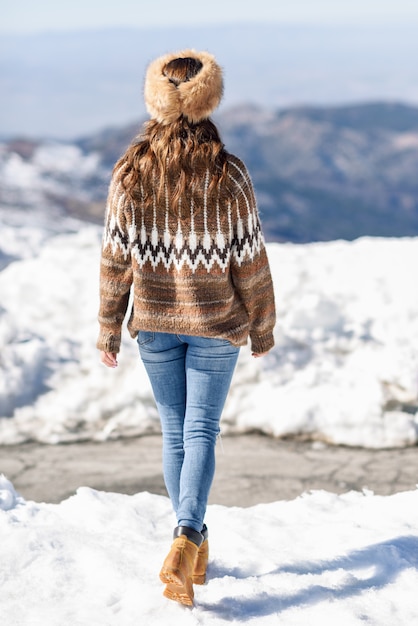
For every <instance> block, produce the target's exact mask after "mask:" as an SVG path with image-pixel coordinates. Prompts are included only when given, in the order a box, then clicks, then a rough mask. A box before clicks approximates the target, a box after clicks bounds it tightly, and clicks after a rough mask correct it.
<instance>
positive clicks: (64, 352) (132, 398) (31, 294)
mask: <svg viewBox="0 0 418 626" xmlns="http://www.w3.org/2000/svg"><path fill="white" fill-rule="evenodd" d="M22 215H25V218H24V219H23V217H22ZM22 215H20V217H19V218H17V217H15V221H16V220H17V219H19V220H20V226H19V227H18V228H17V227H16V224H14V223H12V221H11V218H10V217H8V218H7V220H6V218H5V215H4V214H3V216H2V215H1V214H0V217H3V220H4V222H5V224H4V229H5V230H3V232H5V233H6V236H5V238H4V240H3V241H2V242H1V243H0V246H1V248H0V260H1V258H2V254H1V253H2V252H3V260H4V264H3V265H4V267H3V270H2V271H1V272H0V294H1V299H0V347H1V359H0V408H1V410H0V416H1V419H0V443H5V444H11V443H18V442H23V441H28V440H36V441H42V442H48V443H58V442H65V441H75V440H81V439H92V440H103V439H107V438H115V437H121V436H124V437H127V436H134V435H141V434H143V433H146V432H157V431H159V421H158V417H157V414H156V411H155V407H154V403H153V399H152V393H151V389H150V385H149V383H148V380H147V377H146V375H145V372H144V370H143V368H142V365H141V364H140V362H139V358H138V355H137V349H136V345H135V342H133V341H132V340H131V339H130V338H129V337H128V333H127V332H125V336H124V340H123V346H122V353H121V356H120V365H119V367H118V368H117V369H116V370H107V369H106V368H105V367H104V366H103V365H101V364H100V363H99V359H98V353H97V351H96V349H95V341H96V337H97V322H96V316H97V308H98V271H99V252H100V238H101V229H100V228H97V227H94V226H86V225H85V224H82V223H76V222H75V221H74V220H73V221H71V223H69V224H67V232H66V233H64V234H57V232H54V229H53V228H52V227H50V228H49V230H46V229H45V227H44V223H43V222H42V219H41V218H39V219H40V223H39V224H37V223H36V222H35V220H34V216H33V215H28V214H22ZM75 224H77V227H78V229H79V230H78V232H75V231H76V228H75ZM59 227H60V225H56V228H59ZM7 229H8V230H7ZM8 233H9V235H8ZM268 253H269V257H270V261H271V267H272V273H273V279H274V283H275V289H276V299H277V308H278V324H277V328H276V346H275V348H274V350H272V352H271V353H270V354H269V355H268V356H267V357H266V358H264V359H259V360H254V359H252V358H251V356H250V351H249V349H248V348H244V349H243V350H242V351H241V355H240V359H239V362H238V367H237V371H236V374H235V378H234V381H233V386H232V389H231V393H230V396H229V398H228V401H227V405H226V408H225V412H224V417H223V430H224V432H245V431H248V430H253V429H259V430H261V431H263V432H265V433H266V434H269V435H273V436H278V437H281V436H287V435H294V434H301V435H306V436H309V437H312V438H317V439H323V440H326V441H327V442H331V443H335V444H345V445H353V446H357V445H358V446H367V447H372V448H380V447H391V446H394V447H396V446H406V445H412V444H415V443H416V442H417V440H418V419H417V407H418V298H417V297H416V289H415V285H414V284H413V282H412V276H413V272H412V269H413V268H415V267H417V266H418V239H417V238H411V239H372V238H363V239H359V240H357V241H354V242H351V243H350V242H343V241H336V242H331V243H315V244H308V245H293V244H269V245H268Z"/></svg>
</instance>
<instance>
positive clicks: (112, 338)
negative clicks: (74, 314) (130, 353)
mask: <svg viewBox="0 0 418 626" xmlns="http://www.w3.org/2000/svg"><path fill="white" fill-rule="evenodd" d="M120 342H121V335H120V333H119V334H115V333H112V332H110V331H108V330H100V333H99V337H98V339H97V343H96V347H97V349H98V350H102V351H103V352H110V353H115V354H116V353H118V352H119V350H120Z"/></svg>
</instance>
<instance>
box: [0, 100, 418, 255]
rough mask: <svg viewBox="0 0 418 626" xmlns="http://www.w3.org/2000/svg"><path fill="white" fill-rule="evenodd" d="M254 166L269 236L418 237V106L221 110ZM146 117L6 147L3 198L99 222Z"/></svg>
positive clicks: (1, 160) (222, 123) (228, 134)
mask: <svg viewBox="0 0 418 626" xmlns="http://www.w3.org/2000/svg"><path fill="white" fill-rule="evenodd" d="M215 121H216V123H217V124H218V126H219V128H220V130H221V135H222V137H223V140H224V142H225V145H226V146H227V149H228V150H229V151H231V152H234V153H235V154H237V155H238V156H240V157H241V158H242V159H243V160H244V161H245V162H246V163H247V165H248V167H249V169H250V172H251V175H252V177H253V180H254V184H255V188H256V193H257V197H258V201H259V206H260V211H261V214H262V220H263V225H264V231H265V235H266V238H267V240H270V241H293V242H300V243H304V242H309V241H319V240H321V241H329V240H334V239H348V240H351V239H355V238H357V237H360V236H363V235H369V236H370V235H371V236H385V237H389V236H395V237H399V236H415V235H418V177H417V175H416V173H417V171H418V108H416V107H412V106H408V105H406V104H402V103H384V102H383V103H380V102H376V103H369V104H363V105H356V106H354V105H350V106H342V107H323V108H318V107H295V108H288V109H282V110H278V111H275V112H272V111H269V110H266V109H263V108H258V107H255V106H250V105H247V106H245V105H241V106H239V107H235V108H232V109H229V110H228V111H225V112H223V113H221V114H218V115H217V116H216V117H215ZM140 128H141V123H140V121H139V120H138V122H137V123H133V124H130V125H127V126H123V127H116V128H107V129H104V130H103V131H101V132H100V133H95V134H93V135H91V136H86V137H83V138H79V139H78V140H75V141H74V142H57V141H55V142H52V141H42V140H25V139H22V138H21V139H15V140H12V141H9V142H5V143H3V144H2V145H1V146H0V201H1V202H2V204H3V205H6V206H11V207H26V208H30V207H39V206H42V207H43V208H44V209H48V207H50V208H51V209H52V208H54V210H56V211H62V212H63V213H64V214H71V215H77V216H79V217H83V218H85V219H90V220H93V221H102V219H103V212H104V202H105V198H106V194H107V187H108V183H109V178H110V174H111V169H112V166H113V164H114V163H115V161H116V159H117V158H118V157H119V156H120V155H121V154H122V153H123V151H124V150H125V149H126V147H127V146H128V145H129V143H130V141H131V140H132V139H133V137H134V136H135V135H136V134H137V133H138V132H139V131H140Z"/></svg>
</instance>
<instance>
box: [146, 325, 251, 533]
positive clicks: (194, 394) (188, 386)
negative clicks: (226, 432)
mask: <svg viewBox="0 0 418 626" xmlns="http://www.w3.org/2000/svg"><path fill="white" fill-rule="evenodd" d="M137 341H138V347H139V352H140V355H141V359H142V362H143V364H144V366H145V369H146V371H147V374H148V377H149V379H150V382H151V386H152V390H153V393H154V398H155V402H156V405H157V409H158V413H159V416H160V420H161V430H162V435H163V473H164V482H165V485H166V488H167V491H168V495H169V497H170V500H171V503H172V505H173V509H174V512H175V514H176V517H177V523H178V525H179V526H188V527H189V528H193V529H194V530H197V531H198V532H200V531H201V530H202V527H203V523H204V517H205V513H206V507H207V502H208V497H209V492H210V488H211V485H212V481H213V476H214V473H215V445H216V439H217V436H218V434H219V421H220V417H221V414H222V410H223V408H224V404H225V400H226V397H227V394H228V391H229V387H230V384H231V380H232V375H233V372H234V369H235V365H236V362H237V359H238V354H239V348H237V347H235V346H233V345H232V344H231V343H230V342H229V341H226V340H224V339H213V338H208V337H193V336H190V335H176V334H171V333H156V332H148V331H140V332H139V334H138V338H137Z"/></svg>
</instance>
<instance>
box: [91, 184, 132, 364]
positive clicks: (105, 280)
mask: <svg viewBox="0 0 418 626" xmlns="http://www.w3.org/2000/svg"><path fill="white" fill-rule="evenodd" d="M126 205H127V202H126V197H125V194H124V193H123V190H122V188H121V185H120V183H119V181H118V180H117V177H116V176H114V178H113V180H112V182H111V184H110V188H109V194H108V201H107V207H106V218H105V226H104V234H103V242H102V251H101V262H100V307H99V315H98V320H99V326H100V331H99V337H98V340H97V344H96V345H97V348H98V349H99V350H103V351H105V352H119V350H120V343H121V334H122V323H123V320H124V318H125V315H126V311H127V308H128V304H129V294H130V289H131V285H132V263H131V250H130V243H129V233H128V228H129V224H128V222H127V212H126Z"/></svg>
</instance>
